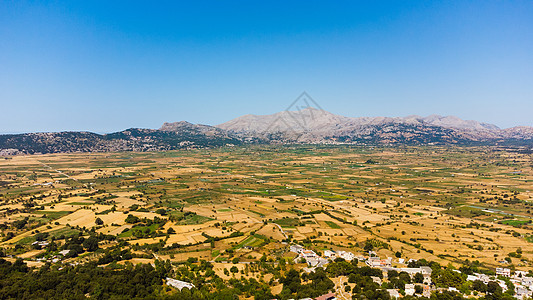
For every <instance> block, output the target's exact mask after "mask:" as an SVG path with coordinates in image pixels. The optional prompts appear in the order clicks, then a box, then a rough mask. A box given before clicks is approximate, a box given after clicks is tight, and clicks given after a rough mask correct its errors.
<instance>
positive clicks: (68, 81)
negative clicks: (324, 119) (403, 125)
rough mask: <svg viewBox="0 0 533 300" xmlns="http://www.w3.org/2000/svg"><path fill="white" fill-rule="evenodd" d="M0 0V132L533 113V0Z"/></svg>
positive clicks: (507, 122) (490, 118)
mask: <svg viewBox="0 0 533 300" xmlns="http://www.w3.org/2000/svg"><path fill="white" fill-rule="evenodd" d="M185 2H186V1H182V2H181V4H180V2H178V1H168V2H162V1H158V2H157V3H158V4H157V5H153V3H155V2H153V1H145V2H139V1H107V0H106V1H92V0H91V1H71V2H61V1H49V2H48V1H47V2H38V1H31V2H30V1H1V2H0V132H29V131H60V130H88V131H95V132H111V131H117V130H122V129H126V128H130V127H144V128H158V127H159V126H160V125H161V124H162V123H163V122H165V121H179V120H187V121H190V122H193V123H203V124H211V125H214V124H218V123H222V122H224V121H227V120H230V119H232V118H235V117H238V116H240V115H243V114H270V113H274V112H277V111H281V110H283V109H285V108H286V107H287V106H288V105H289V104H290V103H291V102H292V101H293V100H294V99H295V98H296V97H297V96H298V95H299V94H300V93H301V92H302V91H307V92H308V93H309V94H310V95H311V96H312V97H313V98H314V99H315V100H316V101H317V102H318V103H319V104H320V105H321V107H322V108H324V109H325V110H328V111H331V112H333V113H336V114H341V115H346V116H351V117H357V116H407V115H411V114H418V115H430V114H441V115H456V116H459V117H461V118H465V119H475V120H479V121H485V122H490V123H494V124H496V125H498V126H500V127H511V126H515V125H529V126H533V1H391V2H378V1H364V2H363V1H346V2H344V1H301V2H296V1H294V2H290V1H279V2H278V1H262V2H259V1H227V2H224V3H222V1H213V2H203V1H188V2H191V3H193V4H190V3H185Z"/></svg>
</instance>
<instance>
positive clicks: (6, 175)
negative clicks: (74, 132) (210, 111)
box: [0, 146, 533, 281]
mask: <svg viewBox="0 0 533 300" xmlns="http://www.w3.org/2000/svg"><path fill="white" fill-rule="evenodd" d="M0 204H1V205H0V227H1V236H2V237H1V238H2V239H1V244H0V247H1V249H2V256H4V257H5V259H7V260H10V261H15V260H16V259H17V258H20V259H23V260H24V261H25V262H26V263H28V265H31V266H34V267H36V268H39V267H41V266H43V265H45V264H50V263H52V264H58V265H64V264H82V263H86V262H96V263H98V264H99V265H108V264H110V263H111V264H113V266H114V268H121V267H124V266H126V265H127V264H130V263H131V264H136V263H140V262H142V263H150V262H151V263H154V262H155V261H156V260H159V259H161V260H168V261H170V263H172V264H175V265H180V264H183V263H186V262H194V261H198V260H205V261H208V262H211V263H212V264H213V265H214V268H213V270H214V272H215V273H216V274H217V275H218V276H220V277H221V278H223V279H229V278H232V277H236V278H241V277H246V278H255V279H257V280H263V281H268V280H270V279H271V278H270V277H272V275H269V274H265V273H264V272H261V271H260V270H258V269H254V267H252V266H253V264H252V263H253V262H257V261H261V260H263V261H279V260H280V259H284V260H285V261H291V263H292V260H293V259H294V257H295V256H294V255H293V253H291V252H289V249H288V248H289V245H290V244H293V243H297V244H300V245H303V246H305V247H306V248H308V249H312V250H314V251H315V252H317V253H323V252H324V250H327V249H330V250H331V249H333V250H345V251H350V252H353V253H354V254H356V255H360V256H365V255H368V250H369V248H368V245H369V243H370V241H372V242H371V243H370V244H372V245H374V246H373V247H371V248H372V250H373V251H375V253H376V255H378V256H380V257H402V258H405V259H413V260H419V259H426V260H428V261H435V262H438V263H440V264H441V265H449V264H451V265H453V266H456V267H459V266H462V265H469V264H471V263H472V262H474V261H476V266H479V267H480V268H485V269H487V270H489V269H491V270H492V269H494V268H497V267H505V268H511V269H515V268H517V269H520V270H524V271H529V270H533V244H532V242H533V232H532V230H531V229H532V226H533V225H532V221H531V218H532V217H533V212H532V209H533V155H532V154H531V153H530V152H527V151H522V150H521V149H505V148H498V147H451V146H449V147H438V146H427V147H381V148H379V147H356V146H249V147H225V148H218V149H210V150H205V149H204V150H187V151H185V150H184V151H168V152H145V153H134V152H123V153H91V154H87V153H73V154H49V155H31V156H13V157H6V158H5V159H4V158H2V160H0ZM91 238H92V239H93V241H92V243H91V242H88V241H90V240H91ZM80 240H83V244H81V242H80V243H78V244H77V243H76V241H78V242H79V241H80ZM80 245H82V246H80ZM106 249H109V250H106ZM111 249H112V250H111ZM62 250H68V254H65V255H63V256H62V255H60V254H59V252H60V251H62ZM118 252H120V253H122V254H121V255H118V256H117V255H116V253H118ZM126 254H127V255H126ZM117 257H119V258H117ZM395 264H397V263H396V262H395ZM232 266H237V270H236V271H235V273H234V274H229V273H228V272H227V270H228V269H230V268H231V267H232ZM304 266H305V264H301V263H298V262H296V263H295V266H294V267H295V268H300V269H301V268H303V267H304ZM269 276H270V277H269Z"/></svg>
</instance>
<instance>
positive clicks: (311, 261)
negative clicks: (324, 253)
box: [290, 244, 329, 268]
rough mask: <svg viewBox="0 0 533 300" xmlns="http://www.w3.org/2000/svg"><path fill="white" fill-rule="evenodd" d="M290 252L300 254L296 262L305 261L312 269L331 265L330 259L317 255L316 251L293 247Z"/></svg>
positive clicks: (297, 246)
mask: <svg viewBox="0 0 533 300" xmlns="http://www.w3.org/2000/svg"><path fill="white" fill-rule="evenodd" d="M290 251H291V252H294V253H296V254H298V256H297V257H296V258H295V259H294V262H298V261H300V260H304V261H305V262H306V263H307V265H308V266H309V267H311V268H319V267H324V266H325V265H326V264H328V263H329V260H328V259H326V258H323V257H321V256H320V255H318V254H316V252H315V251H313V250H308V249H305V248H304V247H302V246H300V245H296V244H295V245H291V246H290Z"/></svg>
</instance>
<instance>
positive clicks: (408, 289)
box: [405, 283, 415, 296]
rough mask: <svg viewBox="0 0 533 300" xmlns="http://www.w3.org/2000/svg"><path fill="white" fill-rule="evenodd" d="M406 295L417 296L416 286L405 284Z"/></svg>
mask: <svg viewBox="0 0 533 300" xmlns="http://www.w3.org/2000/svg"><path fill="white" fill-rule="evenodd" d="M405 294H406V295H409V296H413V295H414V294H415V285H414V284H412V283H409V284H405Z"/></svg>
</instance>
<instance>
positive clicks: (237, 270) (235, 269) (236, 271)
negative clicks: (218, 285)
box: [229, 266, 239, 273]
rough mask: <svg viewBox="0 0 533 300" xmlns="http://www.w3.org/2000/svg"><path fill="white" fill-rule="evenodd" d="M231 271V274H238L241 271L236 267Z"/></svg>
mask: <svg viewBox="0 0 533 300" xmlns="http://www.w3.org/2000/svg"><path fill="white" fill-rule="evenodd" d="M229 270H230V272H231V273H238V272H239V269H238V268H237V267H236V266H233V267H231V268H230V269H229Z"/></svg>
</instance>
